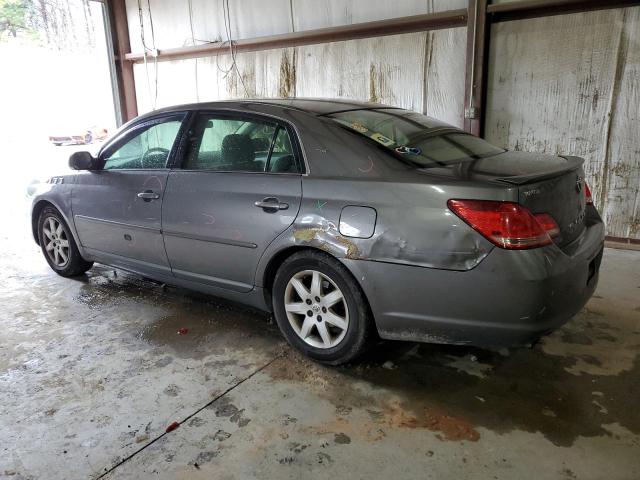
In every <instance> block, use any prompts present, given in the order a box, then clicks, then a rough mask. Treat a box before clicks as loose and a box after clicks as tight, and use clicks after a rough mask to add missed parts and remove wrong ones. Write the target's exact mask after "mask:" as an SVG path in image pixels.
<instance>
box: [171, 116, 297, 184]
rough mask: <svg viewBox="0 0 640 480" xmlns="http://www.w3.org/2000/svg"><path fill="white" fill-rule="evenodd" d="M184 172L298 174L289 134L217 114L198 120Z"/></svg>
mask: <svg viewBox="0 0 640 480" xmlns="http://www.w3.org/2000/svg"><path fill="white" fill-rule="evenodd" d="M183 168H185V169H188V170H213V171H220V172H273V173H296V172H297V171H298V168H297V163H296V161H295V156H294V155H293V150H292V147H291V140H290V139H289V135H288V133H287V130H286V129H285V128H283V127H281V126H279V125H278V124H276V123H271V122H268V121H259V120H254V119H251V120H248V119H241V118H229V117H224V116H219V115H218V116H217V115H215V114H201V115H199V116H198V118H197V119H196V121H195V123H194V125H193V128H192V129H191V131H190V136H189V139H188V143H187V149H186V155H185V161H184V165H183Z"/></svg>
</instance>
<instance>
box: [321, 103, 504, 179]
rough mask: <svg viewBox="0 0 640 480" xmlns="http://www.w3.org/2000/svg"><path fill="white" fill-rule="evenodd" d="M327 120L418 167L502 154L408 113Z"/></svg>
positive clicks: (393, 111) (364, 113)
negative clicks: (377, 144) (374, 142)
mask: <svg viewBox="0 0 640 480" xmlns="http://www.w3.org/2000/svg"><path fill="white" fill-rule="evenodd" d="M327 117H329V118H331V119H333V120H334V121H336V122H337V123H339V124H340V125H341V126H343V127H346V128H348V129H349V130H351V131H354V132H356V133H358V134H360V135H363V136H365V137H367V138H370V139H371V140H374V141H376V142H378V143H379V144H380V145H382V146H383V147H385V148H387V149H389V150H390V151H392V152H394V153H395V154H397V155H400V156H402V157H403V158H405V159H407V160H409V161H411V162H412V163H414V164H416V165H418V166H424V167H428V166H434V165H448V164H451V163H458V162H460V161H463V160H471V159H478V158H486V157H490V156H493V155H498V154H499V153H502V152H504V150H503V149H502V148H498V147H496V146H494V145H491V144H490V143H488V142H486V141H485V140H482V139H481V138H478V137H474V136H473V135H470V134H468V133H464V132H461V131H460V130H457V129H456V128H454V127H452V126H450V125H447V124H445V123H441V122H439V121H437V120H434V119H432V118H429V117H427V116H425V115H421V114H419V113H416V112H411V111H408V110H402V109H395V108H394V109H378V110H351V111H348V112H338V113H332V114H329V115H327Z"/></svg>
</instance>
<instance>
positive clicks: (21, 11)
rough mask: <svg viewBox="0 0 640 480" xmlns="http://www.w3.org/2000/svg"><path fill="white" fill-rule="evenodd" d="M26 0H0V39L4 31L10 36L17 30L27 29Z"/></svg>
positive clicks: (16, 33)
mask: <svg viewBox="0 0 640 480" xmlns="http://www.w3.org/2000/svg"><path fill="white" fill-rule="evenodd" d="M29 4H30V2H29V1H28V0H0V39H1V38H2V37H3V35H4V34H5V33H6V34H7V35H10V36H12V37H16V36H17V35H18V31H21V30H22V31H25V30H28V28H27V26H26V18H27V10H28V9H29Z"/></svg>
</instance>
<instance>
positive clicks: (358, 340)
mask: <svg viewBox="0 0 640 480" xmlns="http://www.w3.org/2000/svg"><path fill="white" fill-rule="evenodd" d="M69 163H70V166H71V168H73V169H74V172H73V173H72V174H63V175H60V176H58V177H53V178H52V179H50V180H49V182H48V183H46V184H43V185H41V186H40V187H39V188H38V192H37V195H36V196H35V198H34V202H33V208H32V229H33V236H34V238H35V240H36V242H37V243H38V244H39V245H40V247H41V248H42V252H43V254H44V258H45V259H46V261H47V262H48V263H49V265H50V266H51V268H52V269H53V270H54V271H55V272H57V273H58V274H60V275H62V276H74V275H81V274H83V273H84V272H85V271H87V270H88V269H89V268H91V266H92V264H93V263H94V262H99V263H102V264H106V265H111V266H114V267H118V268H122V269H125V270H128V271H131V272H135V273H138V274H141V275H144V276H146V277H151V278H153V279H156V280H158V281H162V282H165V283H169V284H174V285H178V286H182V287H186V288H190V289H195V290H200V291H203V292H206V293H209V294H212V295H215V296H218V297H223V298H226V299H230V300H234V301H239V302H243V303H245V304H249V305H252V306H253V307H256V308H259V309H262V310H265V311H272V312H273V314H274V316H275V319H276V321H277V324H278V326H279V327H280V329H281V331H282V333H283V335H284V336H285V337H286V339H287V340H288V341H289V342H290V343H291V344H292V345H293V346H295V347H296V348H298V349H299V350H301V351H302V352H304V353H305V354H306V355H308V356H309V357H312V358H313V359H315V360H317V361H321V362H325V363H329V364H339V363H344V362H347V361H349V360H351V359H353V358H355V357H356V356H357V355H358V354H359V353H361V352H362V351H363V349H364V348H365V347H366V345H367V344H368V343H369V340H371V339H373V338H377V337H382V338H385V339H394V340H410V341H421V342H433V343H448V344H471V345H479V346H502V345H523V344H529V343H531V342H533V341H534V340H536V339H537V338H539V337H540V336H541V335H544V334H546V333H548V332H551V331H552V330H553V329H555V328H557V327H558V326H560V325H562V324H563V323H564V322H566V321H567V320H569V319H570V318H571V317H572V316H573V315H575V314H576V312H578V311H579V310H580V309H581V308H582V307H583V306H584V304H585V303H586V302H587V300H588V299H589V297H590V296H591V295H592V293H593V291H594V289H595V287H596V283H597V279H598V269H599V266H600V260H601V258H602V249H603V240H604V228H603V223H602V220H601V219H600V216H599V215H598V212H597V211H596V208H595V207H594V205H593V201H592V198H591V193H590V191H589V187H588V186H587V184H586V183H585V180H584V171H583V160H582V159H581V158H577V157H571V156H552V155H540V154H533V153H524V152H512V151H506V150H504V149H502V148H499V147H496V146H494V145H492V144H490V143H488V142H486V141H484V140H482V139H480V138H477V137H475V136H472V135H470V134H468V133H465V132H464V131H461V130H460V129H458V128H455V127H452V126H450V125H447V124H445V123H442V122H439V121H437V120H434V119H432V118H429V117H426V116H424V115H421V114H419V113H415V112H411V111H407V110H403V109H400V108H394V107H389V106H385V105H379V104H372V103H358V102H350V101H342V100H314V99H296V100H243V101H229V102H215V103H201V104H192V105H182V106H176V107H171V108H165V109H162V110H157V111H154V112H152V113H149V114H146V115H142V116H140V117H138V118H136V119H134V120H132V121H131V122H129V123H128V124H126V125H124V126H123V127H122V128H121V129H120V130H119V131H118V132H116V134H115V135H114V136H112V138H110V139H109V140H108V141H107V142H106V143H105V144H104V145H103V146H102V148H101V149H100V151H99V153H98V154H97V156H95V157H93V156H92V155H91V154H89V153H88V152H76V153H74V154H73V155H72V156H71V158H70V160H69Z"/></svg>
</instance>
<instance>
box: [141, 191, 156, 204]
mask: <svg viewBox="0 0 640 480" xmlns="http://www.w3.org/2000/svg"><path fill="white" fill-rule="evenodd" d="M138 198H141V199H143V200H144V201H145V202H150V201H151V200H157V199H159V198H160V194H158V193H156V192H154V191H153V190H145V191H144V192H140V193H139V194H138Z"/></svg>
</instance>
